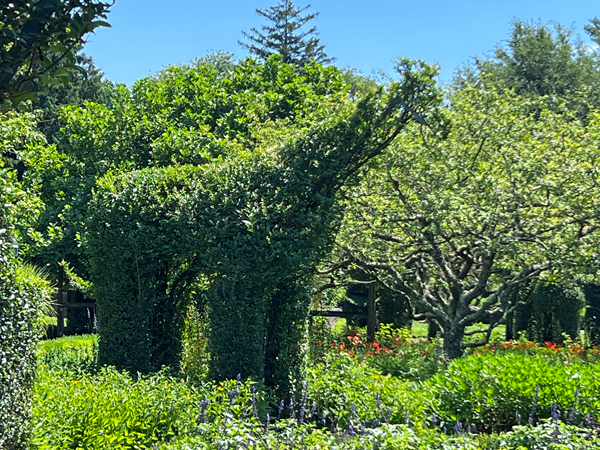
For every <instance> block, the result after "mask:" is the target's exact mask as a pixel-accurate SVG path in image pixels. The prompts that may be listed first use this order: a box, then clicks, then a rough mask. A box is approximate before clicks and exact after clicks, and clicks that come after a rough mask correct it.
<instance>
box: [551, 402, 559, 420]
mask: <svg viewBox="0 0 600 450" xmlns="http://www.w3.org/2000/svg"><path fill="white" fill-rule="evenodd" d="M551 405H552V406H551V408H552V409H551V411H550V418H551V420H552V422H558V420H559V419H560V411H559V410H558V406H557V405H556V403H552V404H551Z"/></svg>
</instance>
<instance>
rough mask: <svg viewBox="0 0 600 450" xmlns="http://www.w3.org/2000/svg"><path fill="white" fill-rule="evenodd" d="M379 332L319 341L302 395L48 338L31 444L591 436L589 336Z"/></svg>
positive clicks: (599, 385) (544, 443) (92, 343)
mask: <svg viewBox="0 0 600 450" xmlns="http://www.w3.org/2000/svg"><path fill="white" fill-rule="evenodd" d="M377 338H378V340H377V342H375V343H372V344H367V343H365V342H363V340H362V337H361V335H360V334H356V335H354V336H351V337H350V338H339V339H337V340H334V341H333V342H326V343H323V342H321V344H320V346H318V349H319V352H318V353H317V354H315V355H313V362H312V363H311V364H310V366H309V369H308V377H307V378H308V383H307V385H306V386H305V389H304V392H302V395H301V398H302V401H301V402H300V403H299V404H294V403H293V402H290V401H289V400H284V401H280V400H279V399H273V398H270V397H269V395H268V392H265V390H264V389H262V388H261V386H259V385H257V384H256V383H254V382H252V381H250V380H233V381H228V382H224V383H221V384H215V383H213V382H209V381H207V379H206V378H202V377H199V376H196V377H190V376H188V377H186V376H185V375H184V376H181V375H177V376H175V375H173V374H168V373H167V372H162V373H159V374H155V375H153V376H140V377H139V378H137V379H134V378H132V377H131V376H130V375H128V374H125V373H120V372H118V371H116V370H115V369H113V368H110V367H103V368H98V367H97V366H96V365H95V355H96V348H97V342H96V339H95V337H70V338H61V339H56V340H52V341H45V342H43V343H41V344H40V346H39V348H38V360H39V369H38V379H37V383H36V387H35V399H34V422H35V429H34V438H33V442H32V448H34V449H44V450H45V449H117V450H118V449H160V450H167V449H168V450H192V449H329V448H331V449H390V450H392V449H393V450H396V449H430V448H435V449H454V448H458V449H480V448H481V449H484V448H485V449H519V448H520V449H548V448H556V449H566V448H568V449H595V448H600V444H599V443H598V442H600V428H599V427H598V422H597V417H598V415H599V414H600V381H598V379H597V378H598V377H597V375H596V374H597V373H598V372H599V370H600V355H599V352H598V350H597V349H585V348H583V347H581V346H579V345H574V344H572V345H569V346H566V347H556V346H553V345H550V344H548V345H547V346H542V347H540V346H535V345H533V344H531V343H526V342H515V343H503V344H496V345H491V346H488V347H485V348H483V349H481V350H480V351H478V352H477V353H473V354H470V355H467V356H465V357H463V358H461V359H458V360H455V361H452V362H451V363H447V362H445V361H444V360H443V359H442V358H441V357H440V355H441V353H440V351H439V348H440V345H439V343H436V342H426V341H424V340H422V339H415V338H412V336H410V334H409V333H407V332H404V331H394V330H391V329H386V328H384V329H383V330H382V332H380V333H379V334H378V336H377ZM192 380H193V381H192Z"/></svg>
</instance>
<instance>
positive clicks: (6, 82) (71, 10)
mask: <svg viewBox="0 0 600 450" xmlns="http://www.w3.org/2000/svg"><path fill="white" fill-rule="evenodd" d="M111 4H112V3H107V2H100V1H97V0H63V1H61V0H37V1H33V2H9V1H3V2H1V3H0V10H1V15H0V17H1V19H0V102H2V105H3V107H4V108H6V107H8V106H9V105H12V106H18V105H20V104H21V103H22V102H24V101H27V100H34V99H35V94H36V91H35V90H31V89H27V87H26V84H27V83H29V82H31V81H35V80H40V81H41V83H42V84H41V85H40V86H43V87H45V86H50V85H57V84H60V83H64V84H67V83H68V82H69V81H70V78H71V74H72V73H73V72H74V71H78V70H82V69H80V68H79V66H77V65H76V64H75V59H74V54H75V51H76V50H77V49H78V48H79V47H80V46H81V44H82V43H83V42H84V41H83V36H84V35H85V34H87V33H89V32H92V31H94V30H95V29H96V28H97V27H99V26H110V25H109V24H108V23H107V22H104V21H103V20H100V19H105V18H106V15H107V13H108V11H109V8H110V6H111Z"/></svg>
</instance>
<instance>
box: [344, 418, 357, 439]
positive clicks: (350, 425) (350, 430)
mask: <svg viewBox="0 0 600 450" xmlns="http://www.w3.org/2000/svg"><path fill="white" fill-rule="evenodd" d="M346 434H348V436H352V437H354V436H356V433H355V432H354V427H353V426H352V423H350V421H348V428H347V430H346Z"/></svg>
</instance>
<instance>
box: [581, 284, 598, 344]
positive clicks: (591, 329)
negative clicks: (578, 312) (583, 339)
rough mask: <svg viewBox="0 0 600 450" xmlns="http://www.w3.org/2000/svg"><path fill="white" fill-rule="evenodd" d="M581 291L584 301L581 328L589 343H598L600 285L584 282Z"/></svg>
mask: <svg viewBox="0 0 600 450" xmlns="http://www.w3.org/2000/svg"><path fill="white" fill-rule="evenodd" d="M583 293H584V294H585V303H586V308H585V317H584V319H583V328H584V329H585V333H586V335H587V340H588V343H589V345H592V346H594V345H600V285H598V284H586V285H584V286H583Z"/></svg>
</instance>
